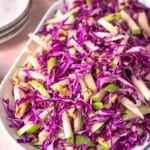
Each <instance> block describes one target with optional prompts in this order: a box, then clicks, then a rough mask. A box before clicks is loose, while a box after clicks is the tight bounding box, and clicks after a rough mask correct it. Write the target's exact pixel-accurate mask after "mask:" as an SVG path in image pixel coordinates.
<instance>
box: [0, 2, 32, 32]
mask: <svg viewBox="0 0 150 150" xmlns="http://www.w3.org/2000/svg"><path fill="white" fill-rule="evenodd" d="M29 3H30V0H0V30H3V29H4V28H6V27H8V26H9V25H11V24H12V23H13V22H14V21H16V20H17V19H18V18H19V17H20V16H21V15H22V14H23V13H24V12H25V11H26V10H27V9H28V7H29Z"/></svg>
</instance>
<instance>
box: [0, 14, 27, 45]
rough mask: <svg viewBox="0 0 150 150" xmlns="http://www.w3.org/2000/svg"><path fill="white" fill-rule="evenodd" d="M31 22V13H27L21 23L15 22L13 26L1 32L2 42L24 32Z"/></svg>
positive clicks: (0, 40) (0, 38)
mask: <svg viewBox="0 0 150 150" xmlns="http://www.w3.org/2000/svg"><path fill="white" fill-rule="evenodd" d="M28 23H29V14H28V15H26V16H25V17H24V18H23V19H22V20H21V21H20V22H19V23H17V24H15V25H14V26H13V27H12V28H10V29H8V30H6V31H5V32H3V33H0V44H1V43H4V42H6V41H8V40H10V39H12V38H14V37H15V36H17V35H18V34H19V33H20V32H22V31H23V30H24V29H25V27H26V26H27V24H28Z"/></svg>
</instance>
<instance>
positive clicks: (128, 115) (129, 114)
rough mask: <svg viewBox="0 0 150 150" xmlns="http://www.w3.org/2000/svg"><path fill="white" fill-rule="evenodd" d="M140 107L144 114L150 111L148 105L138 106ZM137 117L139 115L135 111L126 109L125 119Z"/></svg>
mask: <svg viewBox="0 0 150 150" xmlns="http://www.w3.org/2000/svg"><path fill="white" fill-rule="evenodd" d="M138 109H139V110H140V111H141V113H142V114H143V115H146V114H149V113H150V108H149V107H148V106H140V107H138ZM136 117H137V115H135V114H134V113H133V112H131V111H129V110H126V111H125V114H124V115H123V119H124V120H125V121H127V120H132V119H134V118H136Z"/></svg>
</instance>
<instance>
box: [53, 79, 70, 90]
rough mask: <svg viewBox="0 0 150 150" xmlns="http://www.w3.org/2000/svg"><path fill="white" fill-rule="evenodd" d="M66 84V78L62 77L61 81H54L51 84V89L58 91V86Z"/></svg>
mask: <svg viewBox="0 0 150 150" xmlns="http://www.w3.org/2000/svg"><path fill="white" fill-rule="evenodd" d="M67 85H68V79H64V80H62V81H59V82H57V83H54V84H53V85H51V89H52V90H54V91H58V90H59V89H60V87H64V86H67Z"/></svg>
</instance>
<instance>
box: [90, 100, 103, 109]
mask: <svg viewBox="0 0 150 150" xmlns="http://www.w3.org/2000/svg"><path fill="white" fill-rule="evenodd" d="M92 106H93V109H94V110H99V109H102V108H103V107H104V104H103V103H102V102H95V103H93V104H92Z"/></svg>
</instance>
